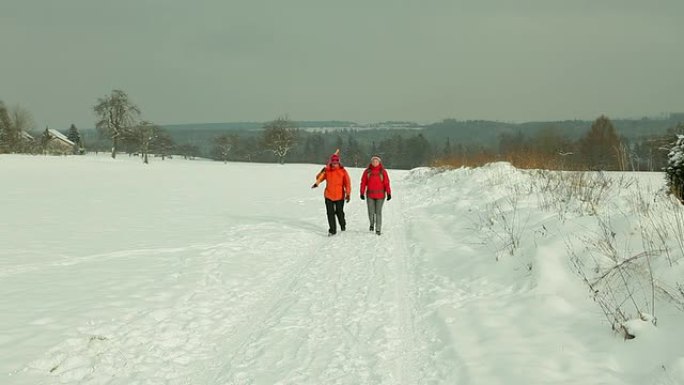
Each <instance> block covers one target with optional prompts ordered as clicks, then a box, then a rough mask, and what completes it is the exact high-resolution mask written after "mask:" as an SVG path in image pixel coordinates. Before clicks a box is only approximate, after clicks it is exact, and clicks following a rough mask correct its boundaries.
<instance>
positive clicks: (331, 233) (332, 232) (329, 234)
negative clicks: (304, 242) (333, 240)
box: [328, 230, 337, 237]
mask: <svg viewBox="0 0 684 385" xmlns="http://www.w3.org/2000/svg"><path fill="white" fill-rule="evenodd" d="M335 234H337V231H332V230H328V236H329V237H331V236H333V235H335Z"/></svg>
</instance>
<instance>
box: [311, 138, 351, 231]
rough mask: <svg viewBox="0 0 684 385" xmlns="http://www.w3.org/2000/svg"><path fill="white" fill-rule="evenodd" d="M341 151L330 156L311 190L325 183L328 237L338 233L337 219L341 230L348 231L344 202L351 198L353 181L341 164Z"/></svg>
mask: <svg viewBox="0 0 684 385" xmlns="http://www.w3.org/2000/svg"><path fill="white" fill-rule="evenodd" d="M338 154H339V150H337V151H336V152H335V153H334V154H332V155H331V156H330V160H329V161H328V164H327V165H326V166H325V167H324V168H323V170H321V172H319V173H318V175H316V182H315V183H314V184H313V186H311V188H316V187H318V185H319V184H321V183H322V182H323V181H325V192H324V194H323V195H324V196H325V210H326V213H327V215H328V226H329V227H328V235H335V234H336V233H337V225H336V223H335V217H337V220H338V221H339V222H340V230H342V231H345V230H346V229H347V221H346V220H345V218H344V202H345V201H346V202H349V199H350V197H351V180H350V179H349V174H348V173H347V170H345V168H344V166H342V165H341V164H340V156H339V155H338Z"/></svg>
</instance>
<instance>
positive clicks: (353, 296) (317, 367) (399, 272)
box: [211, 204, 434, 385]
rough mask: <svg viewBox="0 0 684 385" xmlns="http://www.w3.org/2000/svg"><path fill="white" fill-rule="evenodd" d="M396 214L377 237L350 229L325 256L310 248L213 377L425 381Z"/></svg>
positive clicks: (426, 360) (411, 282)
mask: <svg viewBox="0 0 684 385" xmlns="http://www.w3.org/2000/svg"><path fill="white" fill-rule="evenodd" d="M401 206H402V205H401V204H400V205H399V209H398V211H399V212H401V211H402V210H401ZM396 217H397V218H395V216H394V215H391V214H390V215H388V216H387V218H388V219H389V221H388V222H393V225H392V227H387V230H389V231H387V232H385V234H383V235H382V236H381V237H377V236H376V235H374V234H373V233H368V232H355V231H349V232H346V233H343V234H340V235H339V236H337V237H335V238H332V239H329V240H328V241H327V243H328V244H327V245H326V246H327V252H326V255H324V256H319V254H321V253H320V252H317V251H315V252H314V255H315V256H316V257H315V259H314V262H313V263H311V264H309V265H308V267H307V269H305V270H303V271H301V272H300V274H297V276H296V277H293V279H292V281H291V282H290V285H288V287H287V289H286V290H284V295H283V296H282V297H279V298H278V301H276V302H277V304H276V305H275V307H272V308H270V309H269V311H268V312H266V313H265V314H264V318H263V319H262V320H261V321H260V322H259V324H260V325H261V326H259V327H257V328H254V329H253V330H252V331H251V333H250V335H249V336H248V337H247V338H246V339H245V340H244V341H245V342H244V343H241V344H240V346H239V347H238V348H237V349H236V350H234V351H233V353H232V355H231V356H230V358H229V357H226V359H229V360H230V362H229V363H226V365H225V366H224V368H223V370H222V371H221V372H220V373H218V375H217V376H216V377H214V379H213V381H212V382H211V383H214V384H262V383H278V384H318V383H325V384H358V383H363V384H411V385H415V384H421V383H424V378H425V376H426V373H427V372H430V371H431V370H432V368H433V367H434V363H433V361H432V360H431V359H430V357H429V356H428V354H427V342H426V341H425V340H424V339H425V338H427V337H426V333H425V332H424V331H423V330H421V329H420V327H419V326H418V322H419V319H420V314H419V310H420V309H419V308H418V302H417V299H416V293H417V291H416V283H415V279H414V277H413V274H414V273H415V271H414V270H413V268H412V266H413V264H412V262H411V261H410V259H411V258H413V255H412V251H411V249H410V248H409V247H408V245H407V244H406V242H405V240H404V237H405V235H406V234H405V232H404V230H405V223H404V218H403V217H401V216H400V214H398V215H396ZM352 221H353V220H350V223H351V222H352ZM361 223H363V222H361Z"/></svg>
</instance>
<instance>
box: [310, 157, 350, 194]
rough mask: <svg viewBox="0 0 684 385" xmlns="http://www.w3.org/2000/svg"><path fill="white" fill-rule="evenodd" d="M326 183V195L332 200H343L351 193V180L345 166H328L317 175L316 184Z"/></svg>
mask: <svg viewBox="0 0 684 385" xmlns="http://www.w3.org/2000/svg"><path fill="white" fill-rule="evenodd" d="M323 181H326V183H325V193H324V195H325V197H326V198H328V199H330V200H331V201H341V200H342V199H345V198H347V197H348V196H350V194H351V180H350V179H349V174H348V173H347V170H345V169H344V167H342V166H339V167H337V168H332V167H330V166H326V167H325V168H324V169H323V170H322V171H321V172H319V173H318V175H316V185H319V184H321V182H323Z"/></svg>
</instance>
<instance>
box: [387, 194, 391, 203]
mask: <svg viewBox="0 0 684 385" xmlns="http://www.w3.org/2000/svg"><path fill="white" fill-rule="evenodd" d="M391 200H392V194H387V201H388V202H389V201H391Z"/></svg>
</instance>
